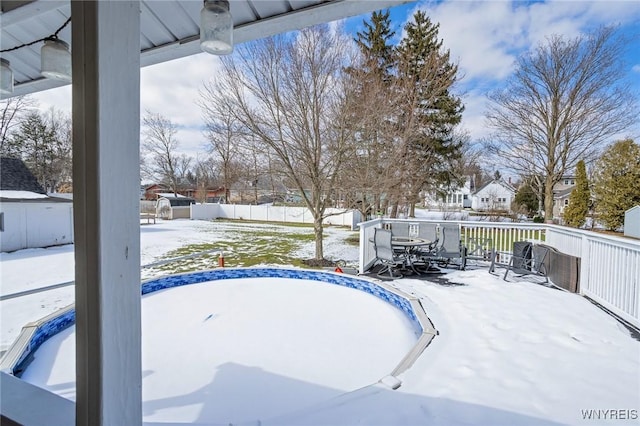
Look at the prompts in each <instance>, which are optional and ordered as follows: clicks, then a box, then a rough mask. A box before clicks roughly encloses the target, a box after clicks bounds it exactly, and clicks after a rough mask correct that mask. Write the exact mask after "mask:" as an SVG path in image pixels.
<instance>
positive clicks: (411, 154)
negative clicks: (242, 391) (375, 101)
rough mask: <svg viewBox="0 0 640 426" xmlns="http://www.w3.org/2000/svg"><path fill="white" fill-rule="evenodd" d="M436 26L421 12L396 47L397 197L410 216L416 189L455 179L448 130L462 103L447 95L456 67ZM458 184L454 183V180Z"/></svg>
mask: <svg viewBox="0 0 640 426" xmlns="http://www.w3.org/2000/svg"><path fill="white" fill-rule="evenodd" d="M438 31H439V25H438V24H434V23H432V22H431V20H430V19H429V17H428V16H427V15H426V14H425V13H424V12H422V11H418V12H416V13H415V14H414V16H413V21H412V22H409V23H408V24H407V25H406V26H405V32H406V36H405V37H404V38H403V39H402V41H401V42H400V45H399V46H398V47H397V50H396V54H397V60H398V72H397V80H396V90H397V91H398V94H399V95H400V96H398V97H397V100H398V102H399V104H398V112H399V114H398V117H397V124H398V126H399V127H398V131H399V134H400V136H401V140H402V141H403V143H404V170H406V171H407V172H406V174H405V176H404V178H403V183H404V184H403V192H404V194H403V197H404V199H405V200H406V201H407V202H408V203H409V205H410V209H411V211H410V212H409V215H410V216H413V212H414V208H415V203H416V202H417V201H418V199H419V194H420V191H422V190H425V189H434V188H436V187H439V186H441V185H443V184H448V183H450V182H451V181H452V179H453V180H458V179H454V178H456V176H455V173H454V170H455V161H456V160H457V159H459V157H460V155H461V154H460V149H461V145H462V142H461V140H460V138H458V137H457V136H456V134H455V132H454V130H455V127H456V126H457V125H458V124H459V123H460V121H461V119H462V112H463V110H464V106H463V105H462V101H461V99H460V98H459V97H457V96H455V95H454V94H452V88H453V86H454V85H455V83H456V81H457V80H458V66H457V65H456V64H454V63H452V62H451V59H450V53H449V50H447V49H445V48H444V47H443V40H441V39H439V38H438ZM456 183H460V182H456Z"/></svg>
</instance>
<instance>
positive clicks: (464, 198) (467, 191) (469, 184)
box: [425, 176, 475, 210]
mask: <svg viewBox="0 0 640 426" xmlns="http://www.w3.org/2000/svg"><path fill="white" fill-rule="evenodd" d="M474 189H475V184H474V181H473V176H467V177H466V179H465V182H464V184H463V185H462V186H459V187H450V188H446V189H441V190H440V191H438V193H435V192H431V193H428V194H425V204H426V205H428V206H434V207H439V208H445V209H448V210H461V209H468V208H471V198H472V193H473V191H474Z"/></svg>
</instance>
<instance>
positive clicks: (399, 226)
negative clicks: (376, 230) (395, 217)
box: [391, 222, 409, 237]
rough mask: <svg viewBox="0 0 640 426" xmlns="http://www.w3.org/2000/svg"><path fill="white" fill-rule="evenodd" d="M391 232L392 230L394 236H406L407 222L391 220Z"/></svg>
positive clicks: (407, 231)
mask: <svg viewBox="0 0 640 426" xmlns="http://www.w3.org/2000/svg"><path fill="white" fill-rule="evenodd" d="M391 232H393V236H394V237H408V236H409V223H408V222H391Z"/></svg>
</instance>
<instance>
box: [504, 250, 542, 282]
mask: <svg viewBox="0 0 640 426" xmlns="http://www.w3.org/2000/svg"><path fill="white" fill-rule="evenodd" d="M548 263H549V247H547V246H543V245H541V244H533V243H530V242H528V241H514V243H513V253H512V256H511V260H510V261H509V264H508V265H507V270H506V271H505V272H504V277H503V278H502V279H503V280H505V281H506V280H507V274H509V271H511V272H513V273H514V274H517V276H520V277H522V276H524V275H536V276H540V277H544V279H545V280H544V282H545V283H547V282H549V276H548V274H549V268H548Z"/></svg>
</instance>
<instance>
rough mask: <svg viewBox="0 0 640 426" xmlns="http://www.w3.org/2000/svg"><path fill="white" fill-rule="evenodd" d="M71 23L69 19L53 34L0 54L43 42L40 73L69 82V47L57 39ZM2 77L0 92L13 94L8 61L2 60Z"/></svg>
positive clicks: (4, 50)
mask: <svg viewBox="0 0 640 426" xmlns="http://www.w3.org/2000/svg"><path fill="white" fill-rule="evenodd" d="M70 22H71V17H69V18H68V19H67V20H66V21H65V23H64V24H62V25H61V26H60V27H59V28H58V29H57V30H56V31H55V32H54V33H53V34H51V35H49V36H47V37H43V38H40V39H37V40H34V41H30V42H29V43H23V44H20V45H18V46H14V47H11V48H8V49H2V50H0V53H7V52H13V51H15V50H18V49H22V48H24V47H28V46H33V45H34V44H36V43H41V42H44V45H43V46H42V48H41V50H40V56H41V72H42V75H43V76H44V77H47V78H53V79H57V80H63V81H67V82H69V81H71V53H70V52H69V45H68V44H67V43H65V42H64V41H62V40H60V39H59V38H58V34H60V31H62V30H63V29H64V28H65V27H66V26H67V25H69V23H70ZM1 60H2V67H1V70H2V75H0V82H1V86H0V90H1V91H2V93H3V94H10V93H13V70H12V69H11V66H10V63H9V61H7V60H6V59H4V58H2V59H1Z"/></svg>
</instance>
